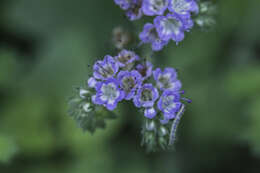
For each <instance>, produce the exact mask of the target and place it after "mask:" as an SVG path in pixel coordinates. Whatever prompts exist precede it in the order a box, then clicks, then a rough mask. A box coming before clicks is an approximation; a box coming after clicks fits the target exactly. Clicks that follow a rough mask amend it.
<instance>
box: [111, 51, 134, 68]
mask: <svg viewBox="0 0 260 173" xmlns="http://www.w3.org/2000/svg"><path fill="white" fill-rule="evenodd" d="M115 59H116V60H117V63H118V65H119V67H125V66H126V65H128V64H130V63H132V62H134V61H136V60H139V56H138V55H136V54H135V53H134V52H132V51H129V50H125V49H124V50H122V51H121V52H119V54H118V56H116V57H115Z"/></svg>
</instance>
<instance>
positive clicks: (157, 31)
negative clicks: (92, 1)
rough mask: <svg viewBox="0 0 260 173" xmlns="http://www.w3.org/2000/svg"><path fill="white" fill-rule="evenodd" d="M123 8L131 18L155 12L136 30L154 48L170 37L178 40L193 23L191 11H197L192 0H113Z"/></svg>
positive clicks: (197, 8)
mask: <svg viewBox="0 0 260 173" xmlns="http://www.w3.org/2000/svg"><path fill="white" fill-rule="evenodd" d="M114 2H115V3H116V4H117V5H119V6H120V7H121V9H123V10H125V11H126V16H127V17H128V18H129V19H130V20H137V19H140V18H141V17H142V16H143V15H146V16H155V17H154V19H153V23H147V24H145V25H144V28H143V31H142V32H141V33H140V34H139V38H140V39H141V41H142V43H150V44H151V46H152V50H153V51H159V50H161V49H162V48H163V47H164V46H165V45H167V44H168V42H169V41H170V40H173V41H174V42H176V44H177V43H179V42H180V41H182V40H183V39H184V33H185V32H186V31H189V30H190V29H191V28H192V27H193V20H192V18H191V15H192V14H197V13H198V11H199V7H198V4H197V2H196V1H195V0H114Z"/></svg>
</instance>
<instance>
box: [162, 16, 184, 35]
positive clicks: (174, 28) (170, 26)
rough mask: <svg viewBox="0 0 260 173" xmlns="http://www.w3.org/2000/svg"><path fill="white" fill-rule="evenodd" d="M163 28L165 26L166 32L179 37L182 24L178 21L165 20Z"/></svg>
mask: <svg viewBox="0 0 260 173" xmlns="http://www.w3.org/2000/svg"><path fill="white" fill-rule="evenodd" d="M163 26H164V28H165V32H166V33H167V34H168V33H171V32H174V33H175V34H176V35H177V34H178V33H179V32H180V26H181V24H180V22H179V21H177V20H176V19H167V20H164V22H163Z"/></svg>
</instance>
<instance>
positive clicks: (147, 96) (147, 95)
mask: <svg viewBox="0 0 260 173" xmlns="http://www.w3.org/2000/svg"><path fill="white" fill-rule="evenodd" d="M141 99H142V101H151V100H152V99H153V93H152V91H151V90H149V89H144V90H143V91H142V94H141Z"/></svg>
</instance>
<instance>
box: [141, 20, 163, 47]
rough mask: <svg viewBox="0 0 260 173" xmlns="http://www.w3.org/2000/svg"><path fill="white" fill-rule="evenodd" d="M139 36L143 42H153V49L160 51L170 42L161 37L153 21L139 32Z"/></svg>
mask: <svg viewBox="0 0 260 173" xmlns="http://www.w3.org/2000/svg"><path fill="white" fill-rule="evenodd" d="M139 38H140V40H142V42H143V43H151V44H152V49H153V51H159V50H161V49H162V48H163V47H164V46H165V45H166V44H168V41H165V40H162V39H161V38H160V37H159V35H158V33H157V31H156V28H155V26H154V25H153V24H151V23H147V24H145V25H144V29H143V31H142V32H141V33H140V34H139Z"/></svg>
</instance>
